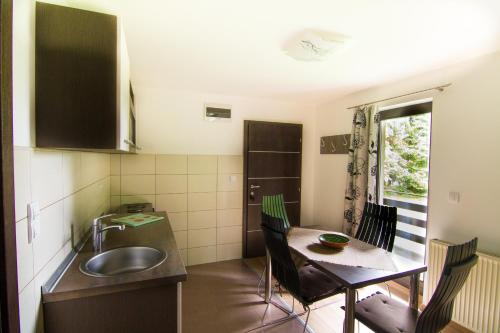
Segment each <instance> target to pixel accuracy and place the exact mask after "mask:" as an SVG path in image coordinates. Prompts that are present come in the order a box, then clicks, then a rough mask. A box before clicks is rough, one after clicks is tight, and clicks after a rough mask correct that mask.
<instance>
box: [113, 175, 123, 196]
mask: <svg viewBox="0 0 500 333" xmlns="http://www.w3.org/2000/svg"><path fill="white" fill-rule="evenodd" d="M110 193H111V195H120V194H121V177H120V176H111V177H110Z"/></svg>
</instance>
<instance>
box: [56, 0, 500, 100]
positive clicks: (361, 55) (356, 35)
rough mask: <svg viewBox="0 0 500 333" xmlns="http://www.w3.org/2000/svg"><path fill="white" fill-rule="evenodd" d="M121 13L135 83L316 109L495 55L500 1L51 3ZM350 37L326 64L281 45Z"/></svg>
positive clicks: (88, 0) (77, 0)
mask: <svg viewBox="0 0 500 333" xmlns="http://www.w3.org/2000/svg"><path fill="white" fill-rule="evenodd" d="M51 2H58V3H62V4H68V5H74V6H77V7H83V8H88V9H95V10H101V11H107V12H111V13H117V14H121V15H122V16H123V19H124V24H125V33H126V36H127V43H128V48H129V53H130V59H131V66H132V75H133V80H134V82H135V85H136V86H148V87H153V88H163V89H178V90H191V91H201V92H210V93H220V94H228V95H241V96H250V97H268V98H277V99H285V100H293V101H301V102H312V103H319V102H322V101H325V100H328V99H333V98H335V97H338V96H340V95H344V94H346V93H349V92H353V91H356V90H361V89H363V88H367V87H369V86H373V85H378V84H381V83H384V82H387V81H391V80H395V79H399V78H403V77H405V76H409V75H412V74H417V73H421V72H425V71H429V70H431V69H435V68H439V67H442V66H445V65H448V64H450V63H454V62H459V61H462V60H465V59H468V58H471V57H475V56H478V55H481V54H485V53H489V52H492V51H495V50H497V49H500V0H307V1H306V0H303V1H293V0H200V1H194V0H176V1H174V0H142V1H141V0H121V1H120V0H114V1H113V0H55V1H51ZM304 29H319V30H325V31H330V32H334V33H338V34H343V35H347V36H349V37H350V38H351V43H350V45H349V46H348V47H346V48H345V49H343V50H341V51H340V52H338V53H336V54H334V55H333V56H332V57H331V58H329V59H328V60H327V61H325V62H320V63H317V62H298V61H296V60H294V59H292V58H290V57H288V56H286V55H285V54H284V53H283V51H282V47H283V45H284V44H285V43H286V41H287V40H289V39H290V38H291V37H293V36H294V34H296V33H298V32H300V31H302V30H304Z"/></svg>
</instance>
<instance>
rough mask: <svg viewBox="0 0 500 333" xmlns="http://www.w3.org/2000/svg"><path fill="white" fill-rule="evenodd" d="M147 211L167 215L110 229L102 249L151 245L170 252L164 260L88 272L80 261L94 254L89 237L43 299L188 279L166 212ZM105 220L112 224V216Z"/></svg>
mask: <svg viewBox="0 0 500 333" xmlns="http://www.w3.org/2000/svg"><path fill="white" fill-rule="evenodd" d="M148 214H151V215H158V216H163V217H164V219H163V220H162V221H159V222H154V223H150V224H147V225H144V226H141V227H138V228H130V227H127V228H126V229H125V230H124V231H118V230H110V231H108V232H107V234H106V238H105V240H104V241H103V243H102V244H103V247H102V252H104V251H106V250H109V249H113V248H117V247H123V246H150V247H153V248H157V249H159V250H163V251H166V253H167V254H168V256H167V259H166V260H165V261H164V262H163V263H161V264H160V265H159V266H157V267H155V268H152V269H149V270H146V271H142V272H136V273H129V274H123V275H120V276H113V277H92V276H88V275H85V274H83V273H82V272H81V271H80V264H81V263H82V262H85V261H86V260H88V259H89V258H91V257H92V256H93V255H94V254H95V253H94V252H93V251H92V241H91V240H89V241H87V243H86V244H85V245H84V247H83V249H82V250H81V251H80V252H79V253H78V254H77V255H76V257H75V258H74V260H73V262H71V263H70V265H69V267H68V268H67V269H66V271H65V272H64V273H63V274H62V276H61V278H60V279H59V281H58V282H57V283H56V285H55V287H54V288H53V290H52V291H50V292H46V293H43V295H42V297H43V302H44V303H47V302H54V301H63V300H69V299H73V298H81V297H88V296H96V295H103V294H109V293H115V292H121V291H126V290H134V289H141V288H147V287H156V286H161V285H166V284H173V283H177V282H182V281H185V280H186V279H187V272H186V268H185V266H184V263H183V262H182V258H181V256H180V253H179V250H178V249H177V244H176V242H175V238H174V234H173V231H172V228H171V227H170V222H169V221H168V217H167V214H166V213H165V212H155V213H149V212H148ZM126 215H130V214H121V215H115V216H113V218H117V217H121V216H126ZM103 223H104V224H111V222H110V220H109V218H108V219H104V220H103Z"/></svg>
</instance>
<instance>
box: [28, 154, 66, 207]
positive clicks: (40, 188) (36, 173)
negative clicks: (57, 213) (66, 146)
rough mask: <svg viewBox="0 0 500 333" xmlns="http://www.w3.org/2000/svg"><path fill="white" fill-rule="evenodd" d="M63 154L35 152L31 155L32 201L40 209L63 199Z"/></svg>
mask: <svg viewBox="0 0 500 333" xmlns="http://www.w3.org/2000/svg"><path fill="white" fill-rule="evenodd" d="M61 175H62V152H54V151H46V150H34V151H32V153H31V191H32V193H31V200H32V201H37V202H38V203H39V204H40V208H43V207H46V206H48V205H50V204H52V203H54V202H56V201H57V200H60V199H61V198H62V197H63V183H62V179H63V178H62V177H61Z"/></svg>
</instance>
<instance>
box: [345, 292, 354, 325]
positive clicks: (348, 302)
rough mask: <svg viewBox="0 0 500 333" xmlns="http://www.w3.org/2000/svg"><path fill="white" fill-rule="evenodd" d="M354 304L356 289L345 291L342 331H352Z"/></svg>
mask: <svg viewBox="0 0 500 333" xmlns="http://www.w3.org/2000/svg"><path fill="white" fill-rule="evenodd" d="M355 305H356V289H350V288H347V289H346V291H345V318H344V333H354V307H355Z"/></svg>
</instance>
